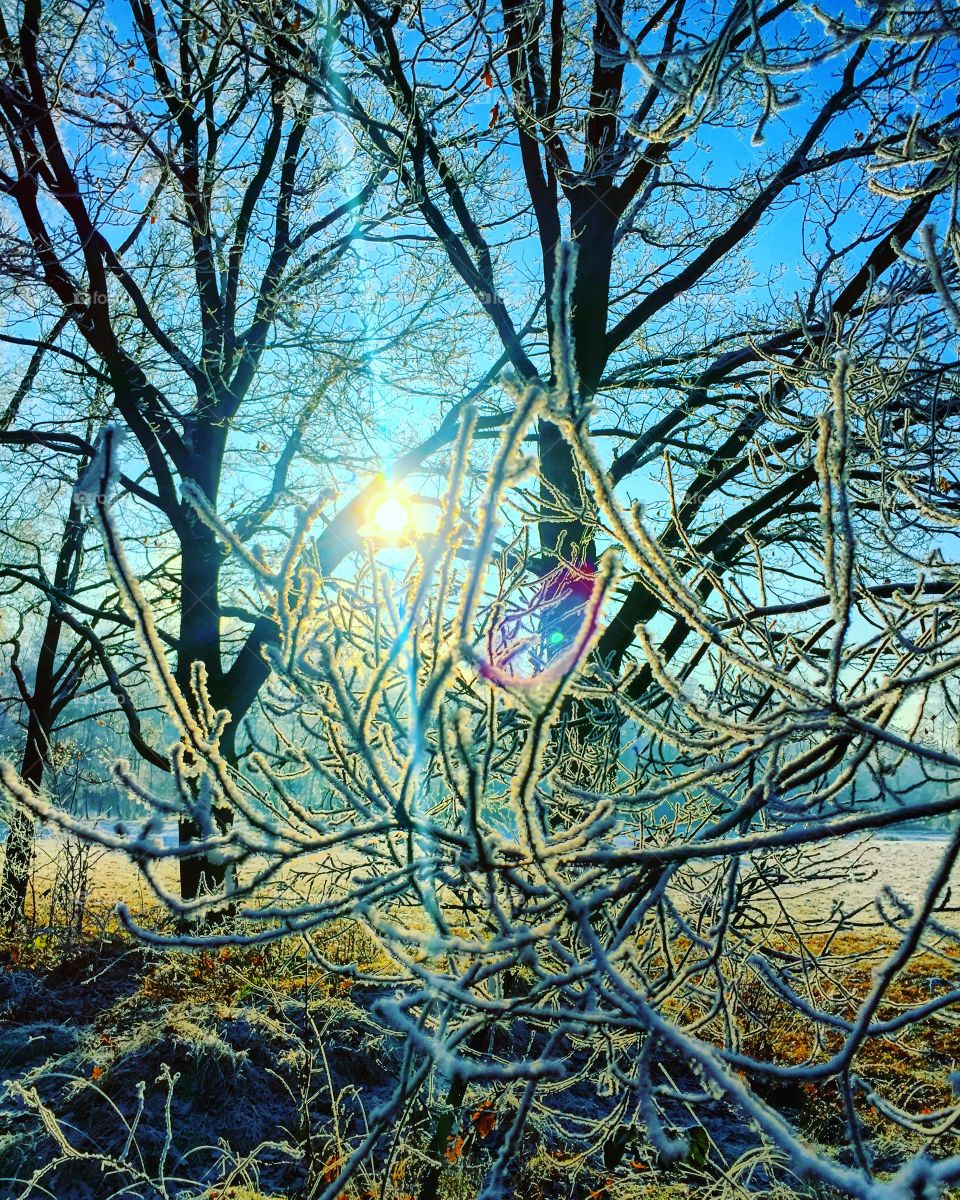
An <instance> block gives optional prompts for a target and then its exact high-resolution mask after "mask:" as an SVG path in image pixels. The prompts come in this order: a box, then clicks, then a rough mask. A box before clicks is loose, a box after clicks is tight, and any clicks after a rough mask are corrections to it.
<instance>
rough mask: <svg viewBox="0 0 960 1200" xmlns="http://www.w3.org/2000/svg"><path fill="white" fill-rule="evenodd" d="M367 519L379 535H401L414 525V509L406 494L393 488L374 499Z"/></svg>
mask: <svg viewBox="0 0 960 1200" xmlns="http://www.w3.org/2000/svg"><path fill="white" fill-rule="evenodd" d="M367 519H368V521H369V524H370V528H371V530H372V531H373V533H375V534H376V535H377V536H379V537H399V535H400V534H402V533H406V532H407V530H408V529H410V527H411V526H412V525H413V509H412V507H411V505H410V500H409V498H408V497H407V496H406V495H404V494H403V493H402V492H400V491H399V490H398V489H396V488H391V489H390V490H388V491H385V492H381V493H380V495H378V496H377V498H376V499H375V500H374V501H373V503H372V504H371V505H370V512H369V514H368V518H367Z"/></svg>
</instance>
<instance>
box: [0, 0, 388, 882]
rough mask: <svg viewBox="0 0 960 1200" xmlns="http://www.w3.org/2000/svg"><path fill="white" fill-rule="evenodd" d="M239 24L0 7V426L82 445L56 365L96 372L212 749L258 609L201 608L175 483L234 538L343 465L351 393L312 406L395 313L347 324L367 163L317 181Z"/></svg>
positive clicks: (379, 342)
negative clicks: (198, 497) (204, 703)
mask: <svg viewBox="0 0 960 1200" xmlns="http://www.w3.org/2000/svg"><path fill="white" fill-rule="evenodd" d="M11 20H12V21H14V22H15V23H16V24H15V25H12V24H8V21H11ZM254 37H255V30H253V29H251V26H250V24H249V22H248V21H245V20H244V18H243V17H242V16H241V14H240V13H239V11H238V10H235V9H234V8H233V7H232V6H229V5H226V6H224V5H218V4H206V5H205V4H199V5H197V6H196V7H189V6H188V7H186V8H183V9H178V10H176V11H174V10H172V9H169V8H165V9H164V10H163V11H162V12H161V11H158V10H155V8H154V6H153V5H151V4H150V3H139V2H137V3H133V4H131V6H130V8H129V12H128V13H127V15H126V17H125V20H124V23H123V33H120V32H119V30H118V29H117V28H115V27H113V26H112V25H111V22H110V14H109V13H108V12H107V11H105V10H104V9H103V8H102V7H101V6H99V5H97V4H91V5H84V6H80V7H75V6H71V5H59V6H53V7H51V8H50V9H49V10H48V11H47V12H43V11H42V9H41V5H40V4H39V3H38V2H36V0H29V2H28V3H25V4H24V5H22V6H19V7H18V8H17V10H16V11H15V12H11V13H10V14H7V15H5V16H4V17H3V19H2V23H0V54H2V58H3V63H4V78H3V82H2V85H0V89H2V90H0V113H2V133H3V142H4V149H3V163H2V174H0V190H2V192H3V194H4V197H5V205H6V208H5V225H4V232H3V238H4V245H3V255H4V263H5V268H6V275H7V279H8V281H9V282H10V285H11V287H10V299H11V306H12V309H13V313H12V315H16V316H18V317H20V321H19V328H18V327H17V324H16V323H14V322H13V321H11V322H10V323H9V325H8V332H6V333H4V334H3V338H4V340H5V341H6V342H7V343H8V344H10V345H13V346H18V347H25V348H26V349H27V351H28V352H29V354H30V356H31V357H30V359H29V361H28V363H27V366H26V369H25V373H24V376H23V379H22V381H21V384H20V385H19V386H18V391H17V394H16V395H15V396H13V397H12V398H11V400H10V403H9V405H8V410H7V417H8V419H7V420H6V421H5V422H4V426H5V427H4V430H3V432H2V434H0V441H2V444H4V445H5V446H7V447H12V448H14V449H16V450H17V451H18V452H19V451H22V450H23V449H24V448H25V447H32V448H34V449H37V448H40V449H45V450H46V451H49V452H52V453H54V454H55V455H60V456H63V455H68V456H74V457H76V456H81V457H82V456H83V455H84V454H87V453H89V451H90V449H91V447H90V443H89V440H87V438H86V437H85V436H84V433H83V430H82V428H81V429H80V430H78V431H77V432H73V430H72V429H71V425H73V426H74V427H76V425H77V423H78V421H79V422H80V423H81V425H82V421H83V419H84V416H85V414H82V413H78V412H77V411H76V410H75V409H73V408H71V407H70V401H69V399H67V400H66V402H64V401H63V400H62V399H61V398H62V397H63V396H64V392H63V389H62V386H58V382H57V380H58V375H61V374H62V373H69V372H70V371H72V370H79V372H80V373H81V374H83V375H85V376H86V377H88V378H92V379H93V380H95V381H96V382H97V383H98V385H99V386H100V388H101V390H102V392H103V393H104V396H105V399H104V401H103V402H102V406H101V413H102V412H103V411H104V408H105V410H106V411H107V412H108V413H112V414H115V415H116V417H117V418H118V419H119V420H121V421H122V422H123V424H124V425H125V426H126V428H127V429H129V431H130V432H131V433H132V435H133V438H134V440H135V443H136V445H137V457H136V460H135V461H134V463H132V464H131V472H132V474H131V476H130V477H128V478H127V479H126V480H125V482H124V486H125V487H127V488H128V490H129V491H130V493H131V495H132V496H133V497H134V498H135V501H136V503H137V505H138V508H139V510H140V512H139V519H140V521H141V527H142V530H143V535H142V536H143V538H144V542H143V547H144V553H145V554H146V555H148V556H149V555H150V553H151V547H157V548H158V549H159V551H160V553H164V554H167V555H170V556H173V557H174V561H173V564H172V567H173V569H172V570H171V571H170V572H169V574H170V576H171V579H170V583H169V589H172V591H173V592H174V593H175V602H174V603H173V605H172V608H173V610H174V620H175V622H176V625H175V628H173V629H172V630H170V631H169V636H170V637H171V638H172V639H173V643H174V645H175V647H176V653H177V660H178V664H179V665H178V667H177V671H178V678H179V680H180V684H181V686H182V687H184V688H188V681H189V673H190V670H191V664H193V663H194V662H198V661H199V662H203V663H204V664H205V667H206V670H207V676H208V679H209V681H210V686H211V687H212V688H213V690H214V693H215V694H216V696H217V698H218V699H217V702H218V704H221V703H226V701H227V698H229V704H230V707H231V711H232V712H233V714H234V716H233V720H232V722H231V728H230V731H229V733H227V734H226V738H227V741H226V743H225V752H226V753H227V754H228V757H229V758H230V759H231V761H233V760H234V759H235V757H236V753H237V747H236V744H235V738H236V735H237V730H238V727H239V723H240V721H241V720H242V718H243V716H244V714H245V713H246V712H247V710H248V709H249V707H250V705H251V704H252V702H253V699H254V697H255V696H256V693H257V690H258V688H259V686H260V684H261V682H262V680H263V678H264V675H265V667H264V664H263V660H262V657H261V655H260V652H259V649H260V646H261V644H262V643H263V641H264V639H265V638H269V637H271V636H275V633H274V630H275V622H274V621H273V620H272V619H270V618H269V616H267V618H266V619H264V620H260V619H259V618H260V614H258V613H255V612H254V613H251V612H248V611H247V610H246V609H245V608H244V606H243V604H242V603H240V604H235V605H230V604H226V605H225V601H224V595H223V588H224V586H225V583H224V578H223V572H224V557H223V549H222V547H221V545H220V544H219V543H218V541H217V539H216V538H215V537H214V535H213V534H212V533H211V531H210V530H209V529H208V528H207V527H206V526H205V525H203V524H202V523H198V522H197V521H196V519H195V517H194V515H193V510H192V508H191V507H190V506H189V505H186V504H184V502H183V501H182V499H181V496H180V487H181V486H182V485H185V484H190V485H195V486H196V487H199V488H200V489H201V491H202V492H203V494H204V495H205V496H206V497H207V499H208V500H209V501H210V502H211V503H212V504H215V505H216V504H217V503H220V502H221V496H222V490H223V488H224V487H225V486H226V487H227V488H228V493H227V495H228V500H227V501H226V502H227V503H231V504H234V505H236V504H239V505H240V506H241V507H242V509H243V520H242V530H243V533H244V536H245V537H246V538H253V537H256V536H258V534H259V532H260V531H262V530H263V529H264V527H265V525H266V524H267V523H268V522H269V519H270V514H271V512H272V509H273V506H274V504H275V503H276V501H277V499H278V498H279V497H281V496H282V495H284V494H285V491H286V489H287V488H288V487H297V486H301V485H304V484H305V485H306V487H307V488H311V487H312V488H313V489H314V490H315V488H316V486H317V477H318V476H320V477H321V478H323V477H327V478H329V477H330V475H331V473H332V471H333V470H334V469H336V470H342V469H344V468H345V466H346V465H348V464H349V458H348V457H346V456H347V455H348V442H349V440H350V439H351V437H357V436H359V435H362V433H363V416H362V406H361V405H358V404H356V403H354V404H353V405H351V407H350V410H349V413H348V412H347V411H346V410H345V409H344V408H343V407H341V408H340V410H339V412H336V410H335V409H333V407H332V405H333V402H334V400H336V399H340V398H342V396H343V394H344V389H345V387H346V383H345V380H346V378H347V377H349V379H350V386H352V387H355V386H356V383H357V379H358V377H359V376H358V373H360V374H362V371H363V369H364V365H365V364H366V363H369V361H370V359H371V357H372V356H373V355H375V354H376V353H377V352H378V351H381V350H383V349H384V348H385V347H388V346H389V345H390V344H391V341H392V340H394V339H395V332H396V330H400V329H402V327H403V324H404V322H405V321H406V320H407V319H408V313H407V311H406V310H405V309H404V308H403V306H397V308H396V310H395V312H394V314H393V315H392V316H389V315H388V316H387V317H386V318H385V319H384V321H383V322H382V323H381V325H380V327H379V328H378V329H377V331H376V333H374V334H370V333H368V332H366V331H365V330H364V329H363V328H361V327H360V323H359V322H357V321H356V320H355V315H356V314H355V313H354V314H351V309H350V303H349V301H348V299H347V292H346V288H345V283H344V281H345V278H346V276H345V275H344V274H343V273H342V272H341V273H340V274H338V273H337V272H338V271H339V270H340V269H341V268H342V267H344V266H345V265H346V264H347V262H348V260H349V256H350V254H351V247H352V246H353V244H354V241H355V239H356V237H357V235H358V233H359V232H360V230H361V229H362V228H363V227H364V224H365V222H368V221H375V220H376V219H378V218H379V216H382V215H383V212H384V211H388V207H389V206H386V207H385V206H383V205H380V207H379V211H378V213H377V214H375V215H371V214H369V213H368V209H369V207H370V204H371V199H372V197H374V195H375V194H376V189H377V185H378V183H379V181H380V179H381V177H382V172H381V171H379V170H376V169H375V170H374V171H373V172H371V173H370V174H368V175H366V176H362V177H359V178H357V180H356V184H355V186H353V187H352V188H343V187H342V186H341V179H342V176H343V175H344V174H345V173H347V172H348V171H350V170H351V169H352V164H351V156H350V152H349V148H348V147H346V146H345V144H344V142H343V139H342V138H338V134H337V129H336V127H335V126H332V125H331V124H330V122H329V120H328V119H327V118H326V117H325V116H324V112H323V106H322V104H321V102H320V98H319V96H318V92H317V89H316V88H315V87H313V86H311V85H309V84H298V83H297V82H296V81H292V80H291V78H290V76H289V74H288V73H287V72H286V71H285V70H284V69H283V68H282V67H281V65H280V64H278V63H277V62H276V61H275V60H273V58H272V57H271V55H269V54H268V55H267V58H268V59H269V60H270V61H264V62H263V63H262V64H260V63H258V61H257V57H256V56H254V55H253V54H252V52H251V39H252V38H254ZM335 280H336V281H337V282H336V283H334V281H335ZM362 287H363V283H362V281H360V282H359V283H358V284H357V286H356V288H355V293H358V294H361V295H362V294H363V293H362ZM328 288H332V289H333V290H334V291H335V292H336V293H337V294H336V298H335V299H331V298H328V297H327V296H326V294H325V290H326V289H328ZM364 303H366V297H364ZM48 314H49V319H48V320H46V321H44V320H43V319H42V318H43V317H45V316H47V315H48ZM324 322H325V323H324ZM41 325H42V326H43V328H41ZM305 382H306V386H303V385H304V383H305ZM254 400H255V403H254ZM267 401H269V408H265V403H266V402H267ZM268 413H269V415H268ZM331 414H334V415H331ZM101 419H102V416H101ZM351 423H352V425H353V428H351ZM338 426H339V428H338ZM331 437H333V438H335V439H336V441H337V445H338V450H339V455H332V454H331V453H330V450H331V447H330V445H329V442H328V444H327V445H324V438H327V439H329V438H331ZM237 453H240V454H242V455H243V456H244V459H245V461H246V462H247V463H248V465H253V464H256V468H257V469H256V473H255V474H254V476H253V480H252V486H251V487H249V488H244V487H243V486H242V485H241V486H238V484H239V483H240V481H239V479H238V477H237V476H235V475H233V474H232V465H231V463H232V460H231V455H233V454H237ZM361 454H362V452H361ZM358 461H359V460H358ZM225 471H227V472H228V476H227V477H226V479H225V474H224V473H225ZM151 539H152V540H151ZM105 586H108V585H107V582H106V581H105ZM138 749H142V747H141V748H138ZM157 754H158V755H162V750H161V748H157ZM184 836H189V830H187V829H185V831H184ZM204 875H205V876H206V877H207V883H208V885H211V886H215V885H216V884H217V882H218V879H219V878H220V875H219V872H218V869H217V868H216V867H215V866H213V865H211V864H209V863H204V862H202V861H201V860H191V861H185V862H184V864H183V887H184V893H185V894H186V895H188V896H189V895H195V894H196V892H197V890H198V888H199V887H200V885H201V877H202V876H204Z"/></svg>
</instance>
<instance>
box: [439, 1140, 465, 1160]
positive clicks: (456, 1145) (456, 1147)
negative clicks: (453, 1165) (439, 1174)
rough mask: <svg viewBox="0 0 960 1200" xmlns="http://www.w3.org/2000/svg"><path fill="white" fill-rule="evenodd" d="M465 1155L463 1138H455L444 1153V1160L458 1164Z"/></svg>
mask: <svg viewBox="0 0 960 1200" xmlns="http://www.w3.org/2000/svg"><path fill="white" fill-rule="evenodd" d="M462 1154H463V1138H462V1137H457V1138H455V1139H454V1140H453V1141H452V1142H451V1143H450V1145H449V1146H447V1148H446V1150H445V1151H444V1158H445V1159H446V1160H447V1162H456V1161H457V1159H458V1158H460V1156H461V1155H462Z"/></svg>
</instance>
